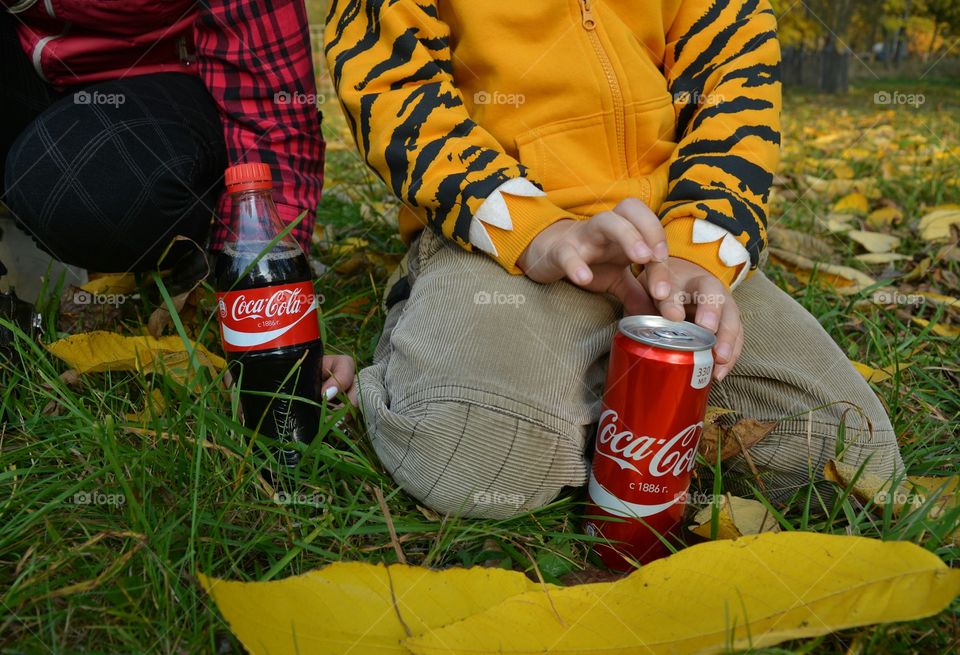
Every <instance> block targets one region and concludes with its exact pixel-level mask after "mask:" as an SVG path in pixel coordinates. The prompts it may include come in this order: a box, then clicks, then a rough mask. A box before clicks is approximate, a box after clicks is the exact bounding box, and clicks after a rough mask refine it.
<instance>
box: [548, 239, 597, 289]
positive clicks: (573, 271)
mask: <svg viewBox="0 0 960 655" xmlns="http://www.w3.org/2000/svg"><path fill="white" fill-rule="evenodd" d="M553 260H554V262H555V264H556V266H557V268H559V269H560V270H561V271H563V274H564V275H565V276H567V279H569V280H570V281H571V282H573V283H574V284H578V285H580V286H585V285H587V284H590V282H591V281H592V280H593V272H591V270H590V267H589V266H588V265H587V263H586V262H585V261H583V258H582V257H581V256H580V253H579V252H577V249H576V248H574V247H573V245H572V244H570V243H566V242H564V243H561V244H560V245H558V246H557V247H556V249H555V250H554V251H553Z"/></svg>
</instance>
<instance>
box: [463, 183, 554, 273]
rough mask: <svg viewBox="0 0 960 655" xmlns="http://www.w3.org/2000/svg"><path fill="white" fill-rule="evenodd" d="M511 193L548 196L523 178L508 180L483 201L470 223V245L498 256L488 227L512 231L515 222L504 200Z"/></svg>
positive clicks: (512, 194) (515, 194)
mask: <svg viewBox="0 0 960 655" xmlns="http://www.w3.org/2000/svg"><path fill="white" fill-rule="evenodd" d="M504 193H509V194H510V195H511V196H528V197H534V196H545V195H547V194H546V193H544V192H543V191H541V190H540V189H538V188H537V187H536V186H534V184H533V183H532V182H531V181H530V180H528V179H526V178H523V177H515V178H512V179H510V180H507V181H506V182H504V183H503V184H501V185H500V186H498V187H497V188H496V189H494V190H493V193H491V194H490V195H489V196H487V199H486V200H484V201H483V204H482V205H480V208H479V209H478V210H477V213H476V214H474V215H473V218H472V219H471V221H470V243H472V244H473V246H474V247H475V248H479V249H480V250H482V251H484V252H485V253H487V254H490V255H493V256H496V255H497V248H496V246H494V245H493V241H491V240H490V234H489V233H488V232H487V228H486V227H485V226H484V223H486V224H487V225H495V226H496V227H499V228H500V229H501V230H512V229H513V220H512V219H511V218H510V210H509V209H508V208H507V201H506V200H504V199H503V194H504Z"/></svg>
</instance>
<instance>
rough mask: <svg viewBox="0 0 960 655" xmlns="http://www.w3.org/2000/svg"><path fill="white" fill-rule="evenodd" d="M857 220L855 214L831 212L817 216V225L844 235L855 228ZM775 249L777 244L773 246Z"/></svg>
mask: <svg viewBox="0 0 960 655" xmlns="http://www.w3.org/2000/svg"><path fill="white" fill-rule="evenodd" d="M856 220H857V217H856V216H854V215H853V214H838V213H836V212H830V213H829V214H827V215H826V216H817V217H816V222H817V225H818V226H820V227H821V228H823V229H825V230H828V231H830V232H833V233H834V234H842V233H844V232H847V231H849V230H852V229H853V228H854V227H855V224H854V222H855V221H856ZM773 245H774V247H776V246H777V244H773Z"/></svg>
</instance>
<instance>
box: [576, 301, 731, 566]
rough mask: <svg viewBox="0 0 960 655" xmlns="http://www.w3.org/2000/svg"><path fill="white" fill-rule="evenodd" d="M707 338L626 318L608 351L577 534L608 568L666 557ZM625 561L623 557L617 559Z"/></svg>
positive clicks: (707, 373)
mask: <svg viewBox="0 0 960 655" xmlns="http://www.w3.org/2000/svg"><path fill="white" fill-rule="evenodd" d="M715 343H716V337H715V336H714V335H713V334H712V333H710V332H709V331H707V330H705V329H703V328H702V327H700V326H698V325H694V324H693V323H688V322H675V321H668V320H666V319H665V318H662V317H660V316H628V317H626V318H624V319H622V320H621V321H620V323H619V325H618V330H617V334H616V335H615V336H614V338H613V346H612V347H611V349H610V367H609V369H608V371H607V382H606V388H605V390H604V395H603V407H602V411H601V413H600V421H599V423H598V426H597V436H596V441H595V445H594V454H593V465H592V468H591V472H590V485H589V488H588V494H589V499H590V504H589V506H588V508H587V511H586V516H587V521H586V532H587V534H590V535H595V536H601V537H602V538H603V539H604V542H603V543H596V544H595V545H594V550H595V551H596V552H597V554H598V555H599V556H600V558H601V559H602V560H603V562H604V563H605V564H606V565H607V566H609V567H610V568H613V569H617V570H628V569H630V568H631V564H630V559H633V560H636V561H638V562H640V563H646V562H650V561H652V560H654V559H657V558H659V557H663V556H664V555H666V554H668V553H669V552H670V550H669V548H668V547H667V546H666V544H665V543H664V541H672V540H671V537H673V536H674V535H675V533H676V531H677V529H678V528H679V527H680V525H681V523H682V520H683V511H684V507H685V506H686V496H687V490H688V489H689V487H690V478H691V475H692V473H693V467H694V465H695V463H696V457H697V447H698V446H699V444H700V436H701V435H702V433H703V420H704V415H705V414H706V409H707V394H708V393H709V391H710V380H711V377H712V375H713V352H712V349H713V345H714V344H715ZM625 556H626V557H625Z"/></svg>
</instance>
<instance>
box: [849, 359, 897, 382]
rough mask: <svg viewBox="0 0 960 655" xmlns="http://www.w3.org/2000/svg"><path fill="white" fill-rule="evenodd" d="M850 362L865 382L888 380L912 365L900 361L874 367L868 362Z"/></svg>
mask: <svg viewBox="0 0 960 655" xmlns="http://www.w3.org/2000/svg"><path fill="white" fill-rule="evenodd" d="M850 363H851V364H853V368H855V369H857V372H858V373H859V374H860V375H862V376H863V379H864V380H866V381H867V382H883V381H884V380H889V379H890V378H892V377H893V376H894V375H895V374H896V373H897V372H898V371H903V370H906V369H908V368H910V367H911V366H913V364H910V363H904V362H900V363H899V364H890V365H889V366H883V367H881V368H874V367H873V366H869V365H868V364H864V363H862V362H855V361H853V360H850Z"/></svg>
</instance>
